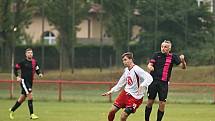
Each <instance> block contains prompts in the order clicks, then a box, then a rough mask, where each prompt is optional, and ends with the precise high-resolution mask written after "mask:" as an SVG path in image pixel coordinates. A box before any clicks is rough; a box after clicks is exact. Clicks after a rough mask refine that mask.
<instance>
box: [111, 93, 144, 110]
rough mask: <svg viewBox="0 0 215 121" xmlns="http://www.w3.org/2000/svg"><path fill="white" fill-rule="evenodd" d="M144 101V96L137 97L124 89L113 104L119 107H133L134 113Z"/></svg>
mask: <svg viewBox="0 0 215 121" xmlns="http://www.w3.org/2000/svg"><path fill="white" fill-rule="evenodd" d="M142 102H143V98H141V99H135V98H134V97H133V96H132V95H131V94H129V93H127V92H126V91H125V90H123V91H121V93H120V94H119V95H118V97H117V98H116V100H115V101H114V104H113V105H114V106H116V107H118V108H132V113H135V111H136V109H137V108H138V107H139V106H140V105H141V104H142Z"/></svg>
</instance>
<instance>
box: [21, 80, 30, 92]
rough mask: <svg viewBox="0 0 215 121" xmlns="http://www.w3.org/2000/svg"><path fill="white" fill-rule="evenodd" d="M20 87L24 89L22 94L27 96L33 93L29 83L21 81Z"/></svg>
mask: <svg viewBox="0 0 215 121" xmlns="http://www.w3.org/2000/svg"><path fill="white" fill-rule="evenodd" d="M20 86H21V88H22V90H21V94H23V95H27V94H29V93H31V92H32V85H31V84H29V83H28V82H26V81H24V79H22V80H21V82H20Z"/></svg>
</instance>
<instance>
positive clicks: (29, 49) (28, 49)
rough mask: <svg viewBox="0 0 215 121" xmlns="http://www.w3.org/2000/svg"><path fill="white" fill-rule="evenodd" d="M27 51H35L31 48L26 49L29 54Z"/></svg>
mask: <svg viewBox="0 0 215 121" xmlns="http://www.w3.org/2000/svg"><path fill="white" fill-rule="evenodd" d="M27 51H33V50H32V49H31V48H27V49H25V52H27Z"/></svg>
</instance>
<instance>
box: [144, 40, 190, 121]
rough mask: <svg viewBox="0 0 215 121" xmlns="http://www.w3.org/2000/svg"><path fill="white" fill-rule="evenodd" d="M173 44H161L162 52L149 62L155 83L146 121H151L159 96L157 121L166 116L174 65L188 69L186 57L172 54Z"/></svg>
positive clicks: (150, 95)
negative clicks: (169, 83) (153, 108)
mask: <svg viewBox="0 0 215 121" xmlns="http://www.w3.org/2000/svg"><path fill="white" fill-rule="evenodd" d="M171 47H172V44H171V42H170V41H168V40H165V41H164V42H162V43H161V51H160V52H155V53H154V54H153V56H152V58H151V59H150V61H149V64H148V66H147V67H148V69H149V71H150V74H151V75H152V77H153V82H152V83H151V84H150V85H149V89H148V102H147V106H146V108H145V121H149V117H150V114H151V111H152V106H153V104H154V100H155V98H156V96H157V94H158V97H159V108H158V111H157V121H161V120H162V117H163V115H164V108H165V104H166V100H167V93H168V82H169V80H170V76H171V71H172V67H173V64H176V65H180V66H181V67H182V69H186V62H185V59H184V55H180V56H178V55H176V54H175V53H171V52H170V51H171Z"/></svg>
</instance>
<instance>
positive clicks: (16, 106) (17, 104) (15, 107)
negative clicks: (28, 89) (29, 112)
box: [11, 101, 22, 112]
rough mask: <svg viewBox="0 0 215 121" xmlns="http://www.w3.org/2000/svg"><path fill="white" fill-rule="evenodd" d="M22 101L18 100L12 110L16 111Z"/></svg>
mask: <svg viewBox="0 0 215 121" xmlns="http://www.w3.org/2000/svg"><path fill="white" fill-rule="evenodd" d="M21 104H22V103H20V102H18V101H16V103H15V105H14V106H13V107H12V109H11V111H13V112H14V111H15V110H16V109H17V108H18V107H19V106H20V105H21Z"/></svg>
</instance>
